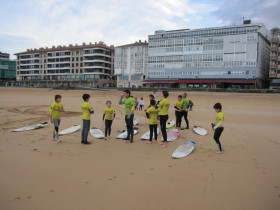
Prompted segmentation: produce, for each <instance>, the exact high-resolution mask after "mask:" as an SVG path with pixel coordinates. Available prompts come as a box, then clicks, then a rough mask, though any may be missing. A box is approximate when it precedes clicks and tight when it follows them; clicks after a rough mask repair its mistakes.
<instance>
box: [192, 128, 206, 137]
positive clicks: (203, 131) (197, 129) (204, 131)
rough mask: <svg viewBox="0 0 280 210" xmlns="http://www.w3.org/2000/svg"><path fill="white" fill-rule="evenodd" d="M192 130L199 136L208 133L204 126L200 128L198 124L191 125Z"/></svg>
mask: <svg viewBox="0 0 280 210" xmlns="http://www.w3.org/2000/svg"><path fill="white" fill-rule="evenodd" d="M193 131H194V132H195V133H197V134H198V135H201V136H205V135H207V133H208V132H207V130H206V129H205V128H202V127H200V126H193Z"/></svg>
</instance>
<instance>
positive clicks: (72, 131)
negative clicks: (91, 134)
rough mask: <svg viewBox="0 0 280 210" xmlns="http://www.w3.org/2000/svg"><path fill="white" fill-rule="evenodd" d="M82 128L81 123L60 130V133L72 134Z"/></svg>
mask: <svg viewBox="0 0 280 210" xmlns="http://www.w3.org/2000/svg"><path fill="white" fill-rule="evenodd" d="M80 128H81V126H80V125H73V126H71V127H70V128H66V129H64V130H62V131H60V132H58V134H59V135H66V134H70V133H74V132H76V131H77V130H79V129H80Z"/></svg>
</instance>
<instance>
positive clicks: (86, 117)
mask: <svg viewBox="0 0 280 210" xmlns="http://www.w3.org/2000/svg"><path fill="white" fill-rule="evenodd" d="M83 99H84V102H83V103H82V111H83V130H82V142H81V143H82V144H91V142H89V141H88V140H87V138H88V132H89V129H90V116H91V114H93V113H94V110H93V109H92V107H91V105H90V104H89V103H88V102H89V99H90V95H89V94H84V95H83Z"/></svg>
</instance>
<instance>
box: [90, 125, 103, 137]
mask: <svg viewBox="0 0 280 210" xmlns="http://www.w3.org/2000/svg"><path fill="white" fill-rule="evenodd" d="M89 132H90V134H91V135H92V136H93V137H94V138H97V139H102V138H104V137H105V136H104V133H103V132H102V131H101V130H100V129H99V128H96V127H92V128H91V129H90V131H89Z"/></svg>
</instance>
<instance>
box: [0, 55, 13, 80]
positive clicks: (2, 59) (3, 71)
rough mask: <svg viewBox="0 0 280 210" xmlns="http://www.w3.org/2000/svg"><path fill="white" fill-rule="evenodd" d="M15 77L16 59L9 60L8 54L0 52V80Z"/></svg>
mask: <svg viewBox="0 0 280 210" xmlns="http://www.w3.org/2000/svg"><path fill="white" fill-rule="evenodd" d="M15 79H16V61H15V60H10V54H8V53H2V52H0V80H15Z"/></svg>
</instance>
